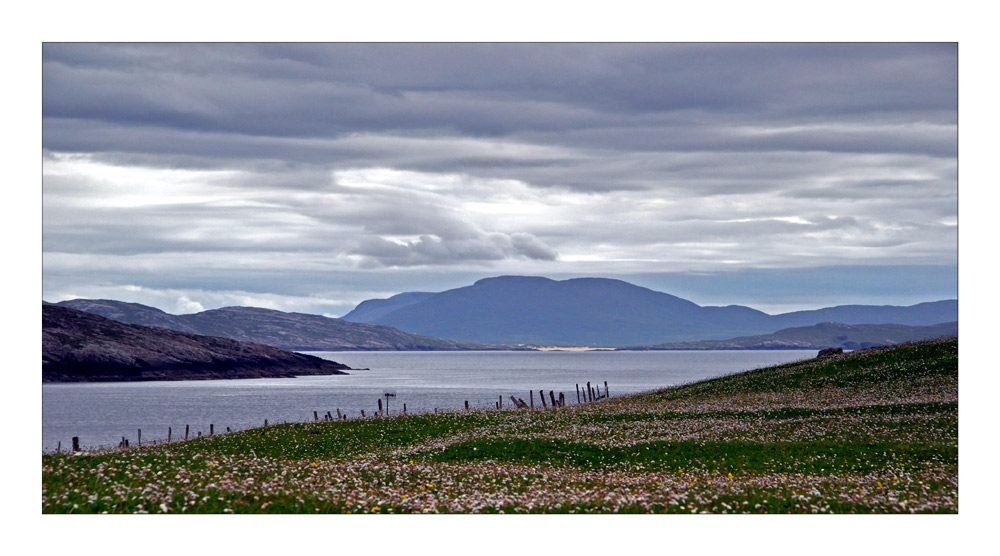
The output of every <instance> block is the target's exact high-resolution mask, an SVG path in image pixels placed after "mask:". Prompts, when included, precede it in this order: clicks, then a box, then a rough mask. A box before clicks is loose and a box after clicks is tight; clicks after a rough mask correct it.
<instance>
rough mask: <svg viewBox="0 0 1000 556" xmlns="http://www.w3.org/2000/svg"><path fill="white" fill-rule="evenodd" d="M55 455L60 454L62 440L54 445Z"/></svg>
mask: <svg viewBox="0 0 1000 556" xmlns="http://www.w3.org/2000/svg"><path fill="white" fill-rule="evenodd" d="M56 453H57V454H60V453H62V440H60V441H59V442H57V443H56Z"/></svg>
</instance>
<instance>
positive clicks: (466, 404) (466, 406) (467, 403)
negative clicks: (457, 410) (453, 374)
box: [465, 400, 469, 411]
mask: <svg viewBox="0 0 1000 556" xmlns="http://www.w3.org/2000/svg"><path fill="white" fill-rule="evenodd" d="M465 410H466V411H468V410H469V400H465Z"/></svg>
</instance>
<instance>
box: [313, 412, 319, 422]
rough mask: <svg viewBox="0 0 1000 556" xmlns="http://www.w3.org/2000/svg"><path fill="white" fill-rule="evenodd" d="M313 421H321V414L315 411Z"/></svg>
mask: <svg viewBox="0 0 1000 556" xmlns="http://www.w3.org/2000/svg"><path fill="white" fill-rule="evenodd" d="M313 421H319V412H318V411H313Z"/></svg>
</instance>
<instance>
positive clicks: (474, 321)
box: [345, 276, 958, 346]
mask: <svg viewBox="0 0 1000 556" xmlns="http://www.w3.org/2000/svg"><path fill="white" fill-rule="evenodd" d="M396 297H400V296H396ZM393 299H395V298H393ZM403 299H405V300H406V303H405V304H397V307H396V308H395V309H394V310H391V311H389V312H382V313H381V314H380V315H379V316H374V317H369V318H370V322H372V323H375V324H385V325H390V326H394V327H397V328H399V329H401V330H406V331H408V332H413V333H417V334H427V335H430V336H437V337H443V338H455V339H459V340H466V341H471V342H481V343H503V344H536V345H538V344H541V345H545V344H555V345H606V346H628V345H654V344H661V343H667V342H681V341H697V340H711V339H727V338H734V337H739V336H751V335H761V334H770V333H773V332H775V331H777V330H780V329H783V328H789V327H794V326H812V325H814V324H818V323H820V322H825V321H835V322H841V323H844V324H887V323H893V324H903V325H909V326H924V325H931V324H937V323H942V322H953V321H957V320H958V302H957V300H948V301H936V302H931V303H921V304H919V305H914V306H912V307H895V306H861V305H846V306H841V307H831V308H827V309H820V310H816V311H797V312H793V313H785V314H782V315H768V314H766V313H764V312H761V311H758V310H756V309H752V308H750V307H744V306H739V305H730V306H727V307H702V306H699V305H697V304H695V303H692V302H690V301H687V300H684V299H681V298H679V297H676V296H673V295H670V294H666V293H662V292H657V291H653V290H650V289H647V288H643V287H639V286H636V285H633V284H629V283H628V282H623V281H621V280H611V279H605V278H576V279H570V280H563V281H555V280H550V279H548V278H541V277H526V276H501V277H496V278H487V279H483V280H480V281H478V282H476V283H475V284H473V285H471V286H466V287H463V288H457V289H453V290H448V291H444V292H441V293H437V294H433V295H423V294H421V297H419V298H417V299H416V300H415V301H414V298H412V297H404V298H403ZM383 301H389V302H391V300H383ZM366 304H367V305H369V306H371V305H372V304H371V303H370V302H365V303H362V304H361V305H360V306H359V308H360V307H362V306H365V305H366ZM375 306H377V307H379V308H380V309H385V308H388V307H390V306H392V303H385V304H382V305H375ZM361 317H364V312H363V311H354V312H352V313H349V314H348V315H347V316H346V317H345V318H349V319H357V320H360V319H361Z"/></svg>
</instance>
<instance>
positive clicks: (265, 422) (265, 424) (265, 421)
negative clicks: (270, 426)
mask: <svg viewBox="0 0 1000 556" xmlns="http://www.w3.org/2000/svg"><path fill="white" fill-rule="evenodd" d="M264 426H265V427H266V426H267V419H264Z"/></svg>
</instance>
